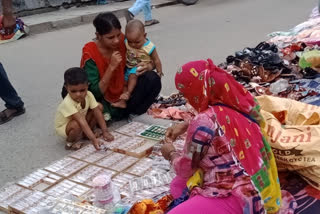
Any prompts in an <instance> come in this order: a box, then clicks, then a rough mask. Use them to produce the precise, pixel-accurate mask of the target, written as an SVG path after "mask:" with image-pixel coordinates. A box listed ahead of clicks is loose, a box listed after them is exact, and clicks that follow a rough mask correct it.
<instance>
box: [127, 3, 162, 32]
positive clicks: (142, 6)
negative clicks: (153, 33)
mask: <svg viewBox="0 0 320 214" xmlns="http://www.w3.org/2000/svg"><path fill="white" fill-rule="evenodd" d="M142 10H143V13H144V19H145V25H146V26H150V25H154V24H158V23H159V21H158V20H156V19H152V13H151V3H150V0H136V1H135V3H134V4H133V6H132V7H131V8H129V10H128V13H129V14H128V16H127V17H126V19H127V22H128V21H130V20H132V19H133V18H134V17H135V16H136V15H138V14H139V13H140V12H141V11H142Z"/></svg>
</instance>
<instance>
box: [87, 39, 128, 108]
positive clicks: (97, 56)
mask: <svg viewBox="0 0 320 214" xmlns="http://www.w3.org/2000/svg"><path fill="white" fill-rule="evenodd" d="M120 40H121V41H120V43H119V44H120V45H119V50H118V51H119V52H120V53H121V56H122V58H123V59H125V55H126V47H125V45H124V35H121V39H120ZM89 60H93V61H94V63H95V64H96V67H97V68H98V72H99V77H100V79H101V78H102V77H103V75H104V73H105V71H106V70H107V68H108V66H109V63H110V59H108V58H106V57H104V56H103V55H102V54H101V53H100V51H99V49H98V47H97V44H96V43H95V42H89V43H87V44H86V45H85V46H84V47H83V50H82V58H81V68H84V69H85V70H86V68H85V65H86V62H87V61H89ZM125 63H126V62H125V60H123V61H122V63H121V64H120V65H119V67H118V69H117V70H116V71H115V72H114V74H113V76H112V78H111V80H110V83H109V84H110V85H109V87H108V89H107V90H106V91H105V93H103V96H104V98H105V100H107V101H108V102H110V103H113V102H116V101H118V100H119V97H120V95H121V94H122V92H123V87H124V72H125ZM100 79H99V80H100ZM99 80H98V81H97V82H95V83H94V84H95V85H96V86H97V87H98V84H99ZM90 84H91V82H90Z"/></svg>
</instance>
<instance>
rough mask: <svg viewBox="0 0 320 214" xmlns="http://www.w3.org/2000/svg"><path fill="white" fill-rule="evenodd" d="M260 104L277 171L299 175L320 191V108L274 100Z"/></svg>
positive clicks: (263, 98)
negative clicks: (286, 171) (288, 171)
mask: <svg viewBox="0 0 320 214" xmlns="http://www.w3.org/2000/svg"><path fill="white" fill-rule="evenodd" d="M257 100H258V102H259V104H260V105H261V114H262V115H263V117H264V119H265V122H266V124H265V125H264V126H263V127H262V128H263V130H264V131H265V133H266V134H267V138H268V141H269V142H270V145H271V147H272V150H273V153H274V155H275V158H276V161H277V167H278V170H290V171H296V172H297V173H299V174H300V175H301V176H302V177H303V178H304V179H305V180H306V181H307V182H308V183H309V184H311V185H312V186H314V187H315V188H317V189H320V144H319V142H320V107H318V106H313V105H308V104H305V103H301V102H298V101H294V100H290V99H284V98H278V97H271V96H260V97H257Z"/></svg>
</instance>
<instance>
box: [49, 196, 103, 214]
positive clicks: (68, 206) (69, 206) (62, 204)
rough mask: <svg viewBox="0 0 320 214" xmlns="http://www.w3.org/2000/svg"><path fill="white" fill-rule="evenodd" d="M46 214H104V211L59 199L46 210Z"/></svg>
mask: <svg viewBox="0 0 320 214" xmlns="http://www.w3.org/2000/svg"><path fill="white" fill-rule="evenodd" d="M47 213H83V214H85V213H87V214H91V213H95V214H104V213H106V211H105V210H103V209H100V208H98V207H94V206H91V205H88V204H83V203H77V202H73V201H70V200H67V199H59V200H58V201H56V202H55V204H54V205H53V206H52V208H51V209H49V210H47Z"/></svg>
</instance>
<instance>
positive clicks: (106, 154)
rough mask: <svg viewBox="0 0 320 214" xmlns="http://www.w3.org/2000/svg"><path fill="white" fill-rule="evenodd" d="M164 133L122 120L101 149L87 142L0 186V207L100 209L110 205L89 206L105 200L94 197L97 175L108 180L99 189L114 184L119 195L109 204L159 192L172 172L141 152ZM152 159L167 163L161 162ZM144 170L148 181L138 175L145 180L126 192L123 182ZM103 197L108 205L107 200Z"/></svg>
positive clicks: (148, 149)
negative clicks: (8, 183) (137, 189)
mask: <svg viewBox="0 0 320 214" xmlns="http://www.w3.org/2000/svg"><path fill="white" fill-rule="evenodd" d="M164 132H165V128H164V127H160V126H150V125H146V124H143V123H137V122H133V123H130V124H127V125H125V126H124V127H121V128H119V129H118V130H116V131H115V132H113V135H114V136H115V140H114V141H112V142H106V143H105V144H104V145H103V146H102V149H101V150H99V151H96V150H95V148H94V147H93V145H91V144H90V145H87V146H85V147H83V148H81V149H80V150H78V151H75V152H73V153H70V154H69V155H68V156H67V157H64V158H62V159H61V160H58V161H56V162H54V163H52V164H50V165H49V166H47V167H44V169H38V170H36V171H35V172H33V173H31V174H30V175H28V176H26V177H24V178H23V179H21V180H20V181H18V182H17V184H12V185H8V186H6V187H4V188H2V189H0V209H1V210H3V211H5V212H9V211H10V212H12V213H19V214H24V213H28V214H29V213H39V212H42V211H44V210H45V212H46V213H106V212H107V210H104V209H109V208H110V207H108V206H103V208H104V209H99V208H96V207H93V206H91V205H92V204H94V205H97V206H98V204H95V203H96V202H99V203H100V204H101V203H105V202H106V200H105V199H103V198H102V197H100V198H97V197H98V196H99V194H97V190H99V188H98V184H99V182H98V180H99V179H98V180H97V178H100V177H107V178H108V179H109V182H108V183H107V184H106V185H104V186H103V187H101V188H100V189H101V190H103V191H107V192H108V193H110V194H116V193H115V191H114V188H113V186H115V187H117V189H119V192H120V193H121V196H122V197H124V199H123V201H121V203H120V205H119V204H117V205H116V206H115V210H119V209H120V208H123V206H122V205H123V204H125V206H128V203H129V201H131V202H130V203H129V205H130V204H131V205H133V203H135V202H136V201H138V200H141V199H144V198H153V197H159V194H164V193H167V192H168V190H169V186H168V183H169V182H170V181H171V179H172V177H170V176H168V175H169V174H166V172H167V171H169V168H168V167H167V166H165V167H164V166H162V168H161V167H160V166H159V169H158V166H157V167H156V168H154V166H155V165H154V163H155V162H154V161H155V160H152V159H149V158H147V157H146V156H148V155H149V154H150V153H151V152H152V149H153V147H154V146H155V145H157V144H158V143H159V139H163V137H164ZM150 134H152V135H150ZM151 139H152V140H151ZM157 163H159V164H160V163H161V164H162V165H166V164H168V163H163V162H161V161H157ZM160 168H161V170H160ZM155 172H157V173H159V174H156V173H155ZM162 172H164V173H163V174H162ZM146 175H149V176H151V177H149V178H154V177H156V178H157V179H156V180H154V179H151V183H150V185H151V184H152V185H151V186H150V185H147V184H149V183H148V181H149V180H146V177H144V179H142V180H143V182H146V183H145V184H146V185H144V186H143V188H139V191H132V190H131V187H130V184H129V183H130V182H131V181H137V180H136V179H137V178H138V177H141V176H146ZM170 175H171V174H170ZM152 176H153V177H152ZM161 179H162V180H161ZM100 183H101V182H100ZM139 184H141V182H140V183H139ZM106 187H108V188H106ZM100 192H101V191H100ZM110 194H109V195H108V197H109V196H110V197H109V198H110V199H112V202H111V205H112V206H113V205H114V203H116V201H115V200H113V199H114V196H113V195H110ZM102 195H106V194H102ZM100 196H101V194H100ZM111 196H112V197H111ZM118 197H120V196H118ZM66 199H72V200H74V199H76V200H77V201H78V202H79V201H82V202H89V203H90V204H89V205H88V204H86V203H78V202H77V203H76V202H74V201H68V200H66ZM117 200H120V199H117ZM107 202H108V205H109V200H107ZM99 207H100V206H99Z"/></svg>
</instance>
